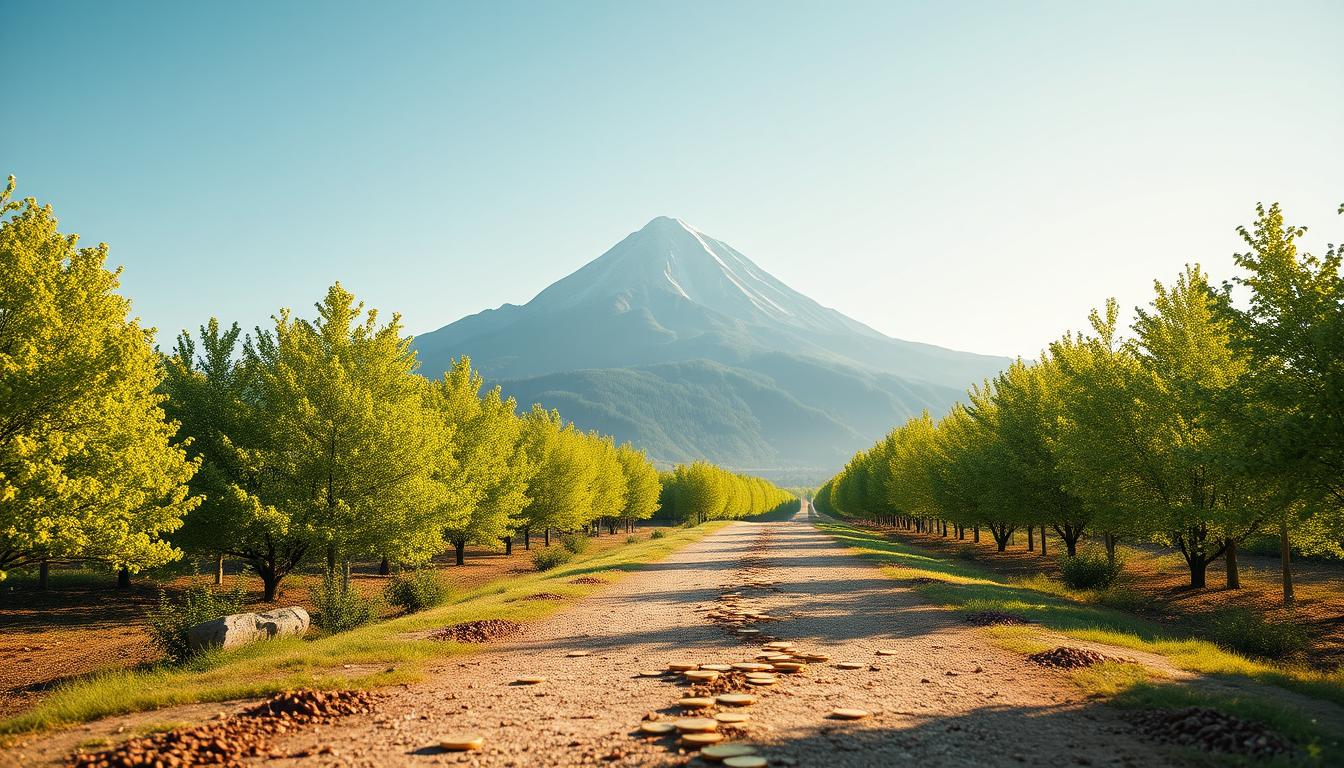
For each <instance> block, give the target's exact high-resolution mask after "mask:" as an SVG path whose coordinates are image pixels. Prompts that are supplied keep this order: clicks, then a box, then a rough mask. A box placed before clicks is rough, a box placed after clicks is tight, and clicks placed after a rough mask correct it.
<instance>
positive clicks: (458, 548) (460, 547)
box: [453, 539, 467, 565]
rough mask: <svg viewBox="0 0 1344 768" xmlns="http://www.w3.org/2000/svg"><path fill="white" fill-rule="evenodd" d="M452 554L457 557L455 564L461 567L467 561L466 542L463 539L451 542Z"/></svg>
mask: <svg viewBox="0 0 1344 768" xmlns="http://www.w3.org/2000/svg"><path fill="white" fill-rule="evenodd" d="M453 552H454V553H455V554H456V556H457V564H458V565H463V564H464V563H466V561H467V542H466V540H465V539H459V540H458V541H454V542H453Z"/></svg>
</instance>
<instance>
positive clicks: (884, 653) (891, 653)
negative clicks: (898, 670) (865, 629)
mask: <svg viewBox="0 0 1344 768" xmlns="http://www.w3.org/2000/svg"><path fill="white" fill-rule="evenodd" d="M877 655H878V656H900V655H901V652H900V651H893V650H892V649H890V648H878V649H877Z"/></svg>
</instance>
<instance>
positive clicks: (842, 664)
mask: <svg viewBox="0 0 1344 768" xmlns="http://www.w3.org/2000/svg"><path fill="white" fill-rule="evenodd" d="M863 667H864V665H863V664H860V663H859V662H857V661H838V662H836V664H835V668H836V669H863Z"/></svg>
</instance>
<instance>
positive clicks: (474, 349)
mask: <svg viewBox="0 0 1344 768" xmlns="http://www.w3.org/2000/svg"><path fill="white" fill-rule="evenodd" d="M415 347H416V350H417V352H418V353H419V357H420V360H421V364H422V371H423V372H424V373H425V374H426V375H431V376H432V375H438V374H439V373H440V372H442V371H443V370H446V369H447V367H448V365H449V363H450V361H451V359H452V358H454V357H458V356H460V355H468V356H470V357H471V359H472V362H473V363H474V364H475V365H476V366H477V367H479V369H480V370H481V372H482V373H483V374H484V375H485V376H486V377H487V379H489V380H491V381H493V382H497V383H499V384H501V385H502V386H503V387H504V390H505V391H506V392H507V393H509V394H512V395H514V396H515V397H517V398H518V400H519V402H520V403H521V404H523V405H524V406H526V405H528V404H530V403H532V402H540V403H542V404H544V405H546V406H547V407H555V408H559V409H560V411H561V413H562V414H564V415H565V417H566V418H569V419H572V420H573V421H575V422H576V423H577V424H578V425H579V426H581V427H584V428H592V429H601V430H602V431H604V432H609V433H611V434H613V435H615V436H616V437H617V438H618V439H620V440H627V439H628V440H630V441H632V442H634V443H635V444H636V445H638V446H640V447H643V448H645V449H646V450H647V451H648V452H649V455H650V457H651V458H654V459H655V460H661V461H665V462H680V461H686V460H690V459H695V458H707V459H709V460H711V461H714V462H716V463H720V464H723V465H725V466H730V467H735V468H739V469H750V470H753V471H758V472H759V471H764V472H766V473H767V474H771V473H773V474H775V475H776V476H778V475H780V474H781V473H789V474H791V475H795V476H801V475H807V476H815V477H822V476H825V475H828V474H829V473H830V472H832V471H833V470H834V469H836V468H837V467H838V466H839V465H840V463H842V462H843V461H844V460H845V459H846V458H847V457H848V456H850V455H852V454H853V452H854V451H855V450H856V449H858V448H861V447H863V446H865V445H867V444H869V443H871V442H872V441H874V440H876V439H877V438H878V437H880V436H881V435H882V434H884V433H886V431H887V430H889V429H890V428H891V427H892V426H893V425H894V424H896V423H898V422H900V421H902V420H904V419H906V418H908V417H909V416H912V415H916V414H918V413H919V412H920V411H921V410H923V409H925V408H927V409H929V410H930V411H931V412H934V413H935V414H938V413H941V412H942V411H943V410H944V409H946V408H947V407H948V406H949V405H950V404H951V403H952V402H953V401H954V400H955V399H957V398H958V397H960V396H961V395H962V394H963V393H964V391H965V389H966V387H967V386H968V385H970V384H972V383H974V382H978V381H980V380H982V379H984V378H985V377H987V376H992V375H993V374H995V373H996V372H998V371H999V370H1001V369H1002V368H1003V367H1004V366H1006V364H1007V363H1008V360H1007V359H1006V358H1001V357H991V356H986V355H975V354H970V353H966V352H956V351H953V350H949V349H944V348H942V347H936V346H933V345H929V344H920V343H916V342H910V341H902V340H900V339H893V338H891V337H889V336H886V335H884V334H882V333H879V332H878V331H876V330H874V329H872V328H869V327H868V326H866V325H864V324H862V323H860V322H858V321H856V320H853V319H851V318H849V317H846V316H845V315H843V314H841V313H840V312H838V311H836V310H834V309H830V308H827V307H823V306H821V305H820V304H818V303H817V302H815V301H813V300H812V299H810V298H808V297H807V296H804V295H803V294H801V293H799V292H798V291H795V290H793V289H792V288H790V287H789V286H787V285H785V284H784V283H782V282H780V281H779V280H778V279H776V278H775V277H773V276H772V275H770V274H769V273H768V272H766V271H765V270H764V269H761V268H760V267H759V266H757V265H756V264H755V263H754V262H753V261H751V260H750V259H748V258H747V257H746V256H744V255H743V254H742V253H740V252H739V251H737V250H736V249H734V248H733V247H732V246H730V245H728V244H727V243H724V242H722V241H720V240H716V239H714V238H712V237H709V236H708V235H705V234H704V233H702V232H699V231H698V230H696V229H695V228H693V227H691V226H689V225H687V224H686V223H685V222H683V221H681V220H680V219H672V218H667V217H659V218H656V219H654V220H652V221H650V222H649V223H648V224H647V225H645V226H644V228H642V229H640V230H639V231H637V232H633V233H631V234H630V235H629V236H627V237H626V238H625V239H624V240H622V241H621V242H619V243H617V244H616V245H615V246H614V247H613V248H611V249H610V250H609V251H607V252H606V253H604V254H602V255H601V256H599V257H598V258H597V259H595V260H593V261H591V262H589V263H588V264H587V265H585V266H584V267H582V268H580V269H579V270H578V271H576V272H574V273H572V274H570V275H569V276H567V277H565V278H563V279H561V280H559V281H557V282H556V283H554V284H552V285H551V286H550V287H548V288H546V289H545V290H543V291H542V292H541V293H539V294H537V296H536V297H535V298H533V299H532V300H531V301H529V302H528V303H527V304H524V305H522V306H518V305H513V304H505V305H504V306H502V307H500V308H498V309H491V310H486V311H484V312H480V313H478V314H475V315H471V316H468V317H464V318H462V319H461V320H458V321H457V322H455V323H452V324H451V325H447V326H444V327H443V328H440V329H439V330H437V331H433V332H430V333H427V334H424V335H422V336H420V337H418V338H416V340H415Z"/></svg>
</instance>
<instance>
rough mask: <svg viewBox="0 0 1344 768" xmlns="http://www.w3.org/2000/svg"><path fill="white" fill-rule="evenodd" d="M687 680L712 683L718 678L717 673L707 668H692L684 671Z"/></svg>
mask: <svg viewBox="0 0 1344 768" xmlns="http://www.w3.org/2000/svg"><path fill="white" fill-rule="evenodd" d="M684 674H685V676H686V679H687V680H694V681H695V682H702V683H712V682H714V681H715V680H718V679H719V673H718V672H714V671H712V670H708V669H692V670H690V671H688V672H685V673H684Z"/></svg>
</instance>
